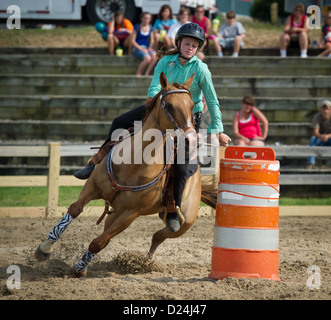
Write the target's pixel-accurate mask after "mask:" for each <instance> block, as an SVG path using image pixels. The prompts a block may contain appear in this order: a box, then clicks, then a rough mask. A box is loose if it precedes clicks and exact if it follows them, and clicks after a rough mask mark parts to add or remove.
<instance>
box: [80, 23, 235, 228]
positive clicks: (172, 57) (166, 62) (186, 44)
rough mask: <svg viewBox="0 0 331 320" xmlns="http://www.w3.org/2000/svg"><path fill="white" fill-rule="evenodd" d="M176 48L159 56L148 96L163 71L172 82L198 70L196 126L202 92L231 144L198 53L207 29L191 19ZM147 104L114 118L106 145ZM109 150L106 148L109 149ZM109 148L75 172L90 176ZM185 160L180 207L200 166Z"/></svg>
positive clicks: (173, 221)
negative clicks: (185, 192) (115, 132)
mask: <svg viewBox="0 0 331 320" xmlns="http://www.w3.org/2000/svg"><path fill="white" fill-rule="evenodd" d="M175 40H176V45H177V47H176V49H174V50H169V51H167V52H165V53H164V56H163V57H162V58H161V59H160V60H159V62H158V63H157V65H156V67H155V69H154V76H153V79H152V82H151V84H150V86H149V89H148V93H147V95H148V97H154V96H155V95H156V94H157V93H159V92H160V90H161V84H160V74H161V73H162V72H164V73H165V75H166V77H167V79H168V82H169V83H175V82H177V83H181V84H183V83H184V82H185V81H186V80H187V79H188V78H189V77H190V76H191V75H192V74H194V73H195V76H194V79H193V83H192V85H191V88H190V91H191V94H192V99H193V102H194V104H195V106H194V109H193V112H194V116H195V120H196V130H198V129H199V125H200V117H201V112H202V110H203V106H204V105H203V102H202V93H203V94H204V97H205V100H206V103H207V107H208V110H209V113H210V116H211V123H210V125H209V128H208V132H209V133H211V132H213V133H216V134H217V136H218V139H219V142H220V145H221V146H227V145H228V143H229V142H230V141H231V139H230V137H229V136H227V135H226V134H224V133H223V124H222V114H221V111H220V106H219V102H218V99H217V95H216V92H215V88H214V85H213V82H212V78H211V73H210V71H209V69H208V67H207V65H206V64H205V63H203V62H202V61H201V60H200V59H199V58H198V57H197V56H196V53H197V51H198V50H199V49H201V47H202V46H203V44H204V42H205V33H204V31H203V29H202V28H201V27H200V26H199V25H197V24H196V23H187V24H184V25H183V26H181V27H180V28H179V29H178V31H177V34H176V38H175ZM145 111H146V108H145V105H142V106H140V107H137V108H135V109H133V110H131V111H129V112H127V113H125V114H123V115H120V116H118V117H117V118H115V119H114V121H113V122H112V125H111V128H110V130H109V133H108V136H107V139H106V141H105V143H104V144H103V146H105V145H107V144H108V143H109V142H110V141H111V136H112V133H113V132H114V131H115V130H116V129H119V128H123V129H128V128H130V127H133V122H134V121H138V120H142V119H143V118H144V115H145ZM105 150H106V151H105ZM108 152H109V149H108V148H102V149H100V151H99V152H98V153H97V154H96V155H95V156H94V157H92V159H91V161H89V163H88V164H87V166H86V167H85V168H83V169H81V170H78V171H76V172H75V173H74V175H75V177H76V178H79V179H87V178H88V177H89V176H90V174H91V173H92V171H93V169H94V166H95V164H97V163H99V162H100V161H101V160H102V158H103V157H104V156H105V155H106V154H107V153H108ZM185 162H187V163H185V164H176V163H175V178H174V198H175V204H176V206H177V208H176V209H177V210H180V206H181V198H182V194H183V191H184V188H185V183H186V180H187V179H188V178H189V177H190V176H192V175H193V174H194V173H195V172H196V170H197V164H191V163H189V161H185ZM166 221H167V226H168V228H169V229H170V230H171V231H173V232H175V231H177V230H178V229H179V228H180V222H179V218H178V214H177V212H171V213H168V215H167V220H166Z"/></svg>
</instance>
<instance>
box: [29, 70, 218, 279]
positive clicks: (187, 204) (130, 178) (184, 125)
mask: <svg viewBox="0 0 331 320" xmlns="http://www.w3.org/2000/svg"><path fill="white" fill-rule="evenodd" d="M193 78H194V74H193V75H192V76H191V77H190V78H189V79H187V81H186V82H185V83H184V84H182V85H179V84H177V83H174V84H169V82H168V80H167V78H166V76H165V74H164V73H162V74H161V75H160V84H161V91H160V92H159V93H158V94H157V95H156V96H155V97H154V98H151V99H150V100H149V101H147V103H146V116H145V119H144V122H143V125H142V126H141V130H140V132H138V133H135V135H134V136H133V138H135V136H136V135H137V136H138V137H139V134H140V137H141V136H144V134H146V133H148V130H150V129H154V130H156V131H158V132H160V133H161V139H159V140H160V141H161V143H159V144H158V145H156V146H155V145H154V146H155V150H154V153H153V152H151V154H152V155H153V156H154V157H155V159H157V160H158V161H149V160H150V159H147V160H146V159H145V157H141V158H143V159H140V161H138V163H123V161H122V163H120V161H118V162H119V163H118V162H117V161H115V160H116V150H115V149H116V148H115V147H113V149H112V150H114V152H112V150H111V152H112V154H113V155H112V158H111V161H109V157H110V155H108V157H105V158H104V159H103V160H102V161H101V162H100V164H98V165H96V167H95V169H94V171H93V172H92V174H91V176H90V177H89V179H88V180H87V181H86V183H85V185H84V187H83V189H82V191H81V193H80V195H79V197H78V199H77V201H76V202H74V203H73V204H71V205H70V206H69V208H68V212H67V213H66V214H65V216H64V217H63V218H62V219H61V220H60V222H59V223H58V224H57V225H56V226H55V227H54V228H53V230H52V231H51V232H50V233H49V235H48V238H47V240H46V241H44V242H42V243H41V244H40V245H39V246H38V247H37V249H36V250H35V257H36V259H37V260H38V261H45V260H47V259H49V257H50V255H51V253H52V250H53V246H54V244H55V242H56V241H57V240H58V239H59V238H60V236H61V235H62V233H63V232H64V231H65V229H66V228H67V226H68V225H69V224H70V223H71V221H72V220H73V219H75V218H76V217H78V216H79V215H80V214H81V213H82V211H83V208H84V206H85V205H86V204H87V203H88V202H89V201H91V200H95V199H104V200H105V201H106V202H107V201H109V204H110V205H111V208H112V210H111V214H108V215H107V218H106V220H105V223H104V230H103V233H102V234H101V235H100V236H98V237H97V238H95V239H94V240H92V242H91V243H90V245H89V247H88V250H87V251H86V252H85V254H84V255H83V257H82V259H81V260H80V261H79V262H78V263H77V265H76V266H75V267H74V269H73V276H74V277H77V278H79V277H82V276H85V275H86V273H87V266H88V264H89V263H90V262H91V260H92V259H93V257H94V256H95V254H97V253H98V252H100V251H101V250H102V249H104V248H105V247H106V246H107V244H108V243H109V241H110V240H111V239H112V238H113V237H115V236H116V235H118V234H119V233H121V232H122V231H124V230H125V229H126V228H128V227H129V226H130V225H131V223H132V222H133V221H134V220H135V219H137V218H138V217H139V216H146V215H152V214H156V213H159V214H160V213H164V214H166V211H165V210H164V208H165V204H164V199H163V190H164V188H165V186H166V183H167V175H168V172H169V170H168V169H169V165H167V163H166V162H167V159H165V156H164V153H163V152H162V151H163V150H165V148H166V144H167V143H166V142H167V135H166V132H167V130H168V129H179V130H182V131H183V132H184V134H185V135H186V136H191V140H192V136H193V137H196V135H195V129H194V115H193V107H194V103H193V101H192V96H191V93H190V91H189V90H190V87H191V85H192V82H193ZM193 139H194V138H193ZM137 140H138V141H139V143H140V146H139V147H137V146H136V145H137ZM137 140H135V139H132V138H130V139H123V141H122V142H121V143H119V145H118V146H119V147H120V146H122V144H123V146H125V147H128V148H127V150H129V152H127V151H123V150H126V149H125V148H124V147H122V149H121V150H122V154H124V153H126V155H127V157H128V158H130V159H131V160H132V159H135V157H138V155H139V154H138V153H139V150H140V153H142V154H145V152H146V151H147V150H151V142H150V141H148V139H144V140H141V139H137ZM145 140H146V141H145ZM155 140H156V139H155ZM120 154H121V152H117V160H119V157H120ZM170 154H171V152H170ZM113 158H114V159H113ZM149 158H150V157H149ZM155 159H154V160H155ZM124 162H125V161H124ZM131 162H132V161H131ZM107 171H108V172H107ZM109 171H111V174H109ZM110 177H112V179H110ZM130 186H131V187H130ZM142 186H143V187H142ZM216 197H217V193H216V192H215V190H214V189H213V188H208V186H205V187H203V190H202V187H201V174H200V169H199V167H198V170H197V172H196V173H195V174H193V175H192V176H191V177H189V178H188V180H187V182H186V185H185V189H184V192H183V195H182V204H181V208H180V212H181V214H182V217H181V220H180V221H181V226H180V228H179V230H177V231H175V232H174V231H170V230H169V229H168V228H167V227H164V228H162V229H161V230H159V231H157V232H156V233H154V235H153V237H152V243H151V246H150V249H149V251H148V254H147V256H148V257H149V258H152V257H153V255H154V253H155V251H156V249H157V248H158V246H159V245H160V244H161V243H163V242H164V241H165V240H166V239H167V238H177V237H180V236H181V235H183V234H184V233H185V232H186V231H187V230H189V229H190V227H191V226H192V225H193V224H194V222H195V220H196V218H197V215H198V211H199V207H200V201H201V199H202V201H204V202H205V203H206V204H208V205H210V206H213V207H215V205H216ZM105 212H106V211H105ZM160 217H161V215H160Z"/></svg>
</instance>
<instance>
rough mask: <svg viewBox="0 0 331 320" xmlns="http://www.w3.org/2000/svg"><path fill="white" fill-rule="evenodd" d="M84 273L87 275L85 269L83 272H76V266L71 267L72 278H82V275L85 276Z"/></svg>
mask: <svg viewBox="0 0 331 320" xmlns="http://www.w3.org/2000/svg"><path fill="white" fill-rule="evenodd" d="M86 275H87V269H86V270H85V271H84V272H83V273H78V272H77V271H76V268H73V270H72V276H73V277H74V278H83V277H86Z"/></svg>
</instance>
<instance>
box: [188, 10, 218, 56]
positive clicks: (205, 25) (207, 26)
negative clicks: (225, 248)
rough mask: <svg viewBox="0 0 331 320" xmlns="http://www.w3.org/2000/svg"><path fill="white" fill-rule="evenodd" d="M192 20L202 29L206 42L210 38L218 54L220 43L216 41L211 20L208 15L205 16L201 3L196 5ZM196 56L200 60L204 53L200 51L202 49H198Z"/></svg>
mask: <svg viewBox="0 0 331 320" xmlns="http://www.w3.org/2000/svg"><path fill="white" fill-rule="evenodd" d="M192 22H194V23H196V24H198V25H199V26H200V27H201V28H202V29H203V31H204V32H205V35H206V44H207V41H209V40H211V41H212V43H213V45H214V48H215V50H216V52H217V54H219V52H221V47H220V44H219V42H218V39H217V37H216V36H215V35H214V34H213V31H212V24H211V21H210V19H209V18H208V17H206V16H205V10H204V8H203V6H202V5H198V6H197V7H196V8H195V10H194V16H193V17H192ZM206 44H205V45H204V47H205V46H206ZM197 56H198V58H200V59H201V60H203V59H204V54H203V53H202V51H200V52H199V54H197Z"/></svg>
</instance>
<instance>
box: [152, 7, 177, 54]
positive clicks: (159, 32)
mask: <svg viewBox="0 0 331 320" xmlns="http://www.w3.org/2000/svg"><path fill="white" fill-rule="evenodd" d="M176 22H177V20H176V19H175V18H174V17H173V14H172V9H171V7H170V6H169V5H167V4H165V5H163V6H162V7H161V9H160V11H159V13H158V15H157V18H156V20H155V22H154V25H153V28H154V36H155V41H154V45H155V46H154V49H155V50H157V49H159V48H160V47H162V46H163V45H165V46H166V49H170V48H171V46H170V42H169V41H167V40H168V38H166V37H165V35H166V34H167V32H168V30H169V29H170V27H171V26H172V25H173V24H175V23H176Z"/></svg>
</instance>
